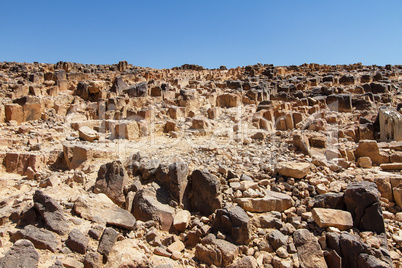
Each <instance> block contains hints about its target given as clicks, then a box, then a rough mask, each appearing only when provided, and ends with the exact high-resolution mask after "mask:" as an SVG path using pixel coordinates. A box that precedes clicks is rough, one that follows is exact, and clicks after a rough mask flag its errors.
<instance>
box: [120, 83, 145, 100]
mask: <svg viewBox="0 0 402 268" xmlns="http://www.w3.org/2000/svg"><path fill="white" fill-rule="evenodd" d="M123 92H127V93H128V96H129V97H146V96H148V84H147V83H146V82H141V83H138V84H135V85H132V86H129V87H128V88H126V89H124V90H123Z"/></svg>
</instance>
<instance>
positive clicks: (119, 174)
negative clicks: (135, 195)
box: [94, 161, 128, 206]
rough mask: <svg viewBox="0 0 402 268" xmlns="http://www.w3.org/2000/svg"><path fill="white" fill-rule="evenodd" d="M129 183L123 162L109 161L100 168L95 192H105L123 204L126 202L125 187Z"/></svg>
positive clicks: (114, 200)
mask: <svg viewBox="0 0 402 268" xmlns="http://www.w3.org/2000/svg"><path fill="white" fill-rule="evenodd" d="M127 183H128V175H127V171H126V169H125V168H124V166H123V164H122V163H121V162H120V161H113V162H109V163H107V164H103V165H102V166H101V167H100V168H99V171H98V177H97V179H96V182H95V186H94V193H97V194H98V193H104V194H106V195H107V196H108V197H109V198H110V199H111V200H112V201H113V202H114V203H116V204H117V205H119V206H121V205H122V204H123V203H124V202H125V196H124V192H123V189H124V187H125V186H126V185H127Z"/></svg>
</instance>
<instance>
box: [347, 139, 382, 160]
mask: <svg viewBox="0 0 402 268" xmlns="http://www.w3.org/2000/svg"><path fill="white" fill-rule="evenodd" d="M363 156H367V157H370V159H371V161H372V162H373V164H376V165H380V164H383V163H388V162H389V157H388V156H387V155H385V154H384V153H380V150H379V148H378V144H377V142H376V141H373V140H360V141H359V146H358V147H357V149H356V151H355V157H356V159H359V158H360V157H363Z"/></svg>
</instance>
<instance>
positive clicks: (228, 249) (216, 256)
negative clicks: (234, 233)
mask: <svg viewBox="0 0 402 268" xmlns="http://www.w3.org/2000/svg"><path fill="white" fill-rule="evenodd" d="M201 243H202V244H198V245H197V246H196V248H195V257H196V258H197V259H199V260H201V261H203V262H204V263H206V264H208V265H212V264H213V265H216V266H228V265H229V264H231V263H232V262H233V261H234V260H235V259H236V257H237V256H238V254H239V250H238V248H237V246H236V245H234V244H232V243H230V242H228V241H225V240H222V239H216V238H215V236H214V235H212V234H209V235H207V236H206V237H205V238H204V239H202V241H201Z"/></svg>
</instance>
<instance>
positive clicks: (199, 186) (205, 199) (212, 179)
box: [191, 170, 222, 215]
mask: <svg viewBox="0 0 402 268" xmlns="http://www.w3.org/2000/svg"><path fill="white" fill-rule="evenodd" d="M191 178H192V183H191V189H192V191H193V193H194V194H193V196H192V198H191V209H192V210H193V211H199V212H201V213H202V214H204V215H210V214H211V213H213V212H214V211H215V210H216V209H218V208H221V207H222V196H221V185H220V181H219V180H218V178H217V177H216V176H214V175H212V174H211V173H209V172H208V171H206V170H204V171H201V170H195V171H193V173H192V175H191Z"/></svg>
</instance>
